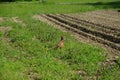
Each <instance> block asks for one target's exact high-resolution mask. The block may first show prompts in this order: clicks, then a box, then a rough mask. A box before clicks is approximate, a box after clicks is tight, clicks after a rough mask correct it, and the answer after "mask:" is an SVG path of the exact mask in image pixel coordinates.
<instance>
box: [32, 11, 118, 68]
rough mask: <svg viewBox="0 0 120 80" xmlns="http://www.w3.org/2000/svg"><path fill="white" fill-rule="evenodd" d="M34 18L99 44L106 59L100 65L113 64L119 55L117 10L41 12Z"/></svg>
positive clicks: (88, 41) (81, 38) (87, 41)
mask: <svg viewBox="0 0 120 80" xmlns="http://www.w3.org/2000/svg"><path fill="white" fill-rule="evenodd" d="M34 18H35V19H38V20H40V21H43V22H46V23H48V24H50V25H52V26H54V27H55V28H58V29H60V30H62V31H64V32H69V33H71V34H72V35H73V36H75V37H76V38H77V39H78V40H80V41H82V42H85V43H89V44H93V45H97V46H101V47H102V48H104V50H105V51H106V52H105V53H106V54H105V55H104V56H107V60H106V61H104V62H101V65H102V66H108V65H109V64H110V65H111V64H115V62H114V61H115V60H116V59H117V58H119V56H120V13H119V12H118V11H117V10H106V11H105V10H102V11H93V12H87V13H81V14H80V13H79V14H78V13H77V14H54V15H53V14H42V15H35V16H34Z"/></svg>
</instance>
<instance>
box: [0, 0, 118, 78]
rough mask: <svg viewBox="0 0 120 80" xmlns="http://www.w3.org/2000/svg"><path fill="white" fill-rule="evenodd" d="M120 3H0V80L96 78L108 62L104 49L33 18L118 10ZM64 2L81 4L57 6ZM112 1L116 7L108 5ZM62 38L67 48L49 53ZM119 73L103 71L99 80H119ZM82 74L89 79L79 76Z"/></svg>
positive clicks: (108, 1) (87, 1)
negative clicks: (105, 61) (97, 71)
mask: <svg viewBox="0 0 120 80" xmlns="http://www.w3.org/2000/svg"><path fill="white" fill-rule="evenodd" d="M118 1H119V0H104V1H103V2H102V3H103V4H101V3H100V4H98V5H94V4H87V3H96V2H101V0H97V1H96V0H81V1H79V0H57V1H55V0H51V1H47V2H46V3H44V4H41V3H39V2H32V3H21V2H17V3H16V2H13V3H0V80H86V79H87V77H90V76H94V75H95V74H96V70H97V69H98V68H100V65H99V64H98V63H99V62H102V61H103V60H105V59H106V57H104V56H103V55H104V53H105V52H104V50H103V49H102V48H100V47H98V46H93V45H90V44H86V43H82V42H80V41H77V40H75V39H74V37H72V36H70V34H69V33H65V32H61V31H60V30H58V29H55V28H53V27H52V26H50V25H47V24H46V23H43V22H40V21H38V20H35V19H34V18H33V15H35V14H43V13H45V14H47V13H53V14H56V13H80V12H86V11H92V10H99V9H119V7H120V6H119V5H115V2H118ZM61 2H62V3H63V2H78V3H82V4H79V5H78V4H73V5H65V4H64V5H63V4H58V3H61ZM110 2H112V4H113V6H112V5H109V4H107V3H110ZM104 3H106V4H104ZM16 17H17V18H16ZM14 19H18V20H19V21H17V22H16V21H15V20H14ZM61 35H64V36H65V45H64V47H63V48H62V49H57V50H54V49H53V50H50V51H48V50H47V49H49V48H51V47H53V46H54V45H55V44H56V43H57V42H58V41H59V39H60V36H61ZM119 62H120V60H119ZM118 70H120V69H119V68H118V66H116V67H115V68H114V69H112V70H108V69H106V70H103V71H102V76H101V78H100V80H119V79H120V77H119V75H118V74H117V71H118ZM80 71H81V72H84V73H85V74H87V76H86V77H84V76H80V74H79V72H80ZM113 74H115V75H113Z"/></svg>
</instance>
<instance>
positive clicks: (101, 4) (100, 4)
mask: <svg viewBox="0 0 120 80" xmlns="http://www.w3.org/2000/svg"><path fill="white" fill-rule="evenodd" d="M59 4H68V5H90V6H95V7H101V8H113V9H117V8H120V1H113V2H94V3H92V2H90V3H79V2H78V3H77V2H74V3H59Z"/></svg>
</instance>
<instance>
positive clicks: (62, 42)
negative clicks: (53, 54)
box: [48, 36, 64, 50]
mask: <svg viewBox="0 0 120 80" xmlns="http://www.w3.org/2000/svg"><path fill="white" fill-rule="evenodd" d="M63 46H64V36H61V40H60V41H59V42H58V44H56V45H55V46H54V47H53V48H50V49H48V50H51V49H58V48H62V47H63Z"/></svg>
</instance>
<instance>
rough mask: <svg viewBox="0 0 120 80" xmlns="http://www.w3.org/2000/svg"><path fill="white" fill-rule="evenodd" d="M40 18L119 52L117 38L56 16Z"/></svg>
mask: <svg viewBox="0 0 120 80" xmlns="http://www.w3.org/2000/svg"><path fill="white" fill-rule="evenodd" d="M41 16H42V17H44V18H46V19H48V20H49V21H51V22H53V23H55V24H57V25H60V26H61V27H63V28H65V29H67V30H70V31H73V32H74V33H77V34H79V35H82V36H85V37H88V38H90V39H92V40H94V41H97V42H99V43H101V44H104V45H108V46H109V47H111V48H114V49H116V50H119V51H120V44H119V43H120V42H119V41H120V39H119V38H116V37H114V36H111V35H107V34H104V33H102V32H99V31H93V30H90V29H88V28H85V27H83V25H78V24H76V23H74V22H72V21H69V20H67V19H65V18H62V17H60V16H58V15H51V14H47V15H41Z"/></svg>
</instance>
